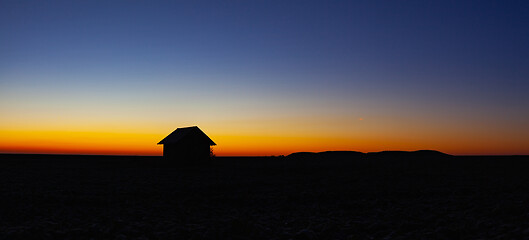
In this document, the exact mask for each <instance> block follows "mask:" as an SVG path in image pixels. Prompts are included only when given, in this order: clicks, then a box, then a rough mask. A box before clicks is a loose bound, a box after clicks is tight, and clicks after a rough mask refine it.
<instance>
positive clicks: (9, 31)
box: [0, 1, 529, 153]
mask: <svg viewBox="0 0 529 240" xmlns="http://www.w3.org/2000/svg"><path fill="white" fill-rule="evenodd" d="M0 53H1V55H0V114H1V115H3V116H2V117H1V118H0V124H1V125H0V127H1V129H4V130H5V129H11V130H13V129H24V130H31V129H33V128H37V129H54V130H57V129H59V130H60V129H62V128H61V127H60V126H59V125H60V124H56V122H57V119H61V120H60V122H65V124H66V125H68V126H71V128H75V127H79V126H85V125H86V124H88V125H90V124H92V125H93V126H98V127H102V128H112V127H113V126H116V125H120V122H123V121H127V119H129V120H128V121H129V122H133V124H132V125H131V128H141V126H145V125H149V126H152V125H156V126H164V127H165V128H167V127H169V126H174V125H175V124H179V123H181V124H192V125H194V124H197V123H200V124H202V125H206V126H209V127H210V128H211V129H214V130H213V132H215V131H217V129H221V128H223V126H231V125H233V126H239V127H241V126H242V128H244V126H246V127H247V128H248V129H252V128H253V129H255V127H257V129H258V130H256V131H257V133H256V134H257V135H259V134H261V135H262V134H264V132H269V131H272V132H273V131H274V130H273V129H279V130H281V131H283V130H284V129H292V127H294V128H295V127H296V126H298V125H299V124H298V123H299V122H300V121H304V120H306V121H307V122H310V121H311V120H310V119H313V118H318V119H319V121H314V122H310V123H307V124H306V125H304V127H298V129H297V130H296V131H292V132H288V131H287V134H289V135H292V136H297V135H296V134H299V132H307V131H315V132H321V134H324V133H329V134H330V135H332V134H335V135H336V134H338V133H341V132H345V133H347V134H344V135H347V136H350V137H351V138H355V135H354V133H355V132H362V134H360V135H359V136H361V137H363V138H369V133H368V132H373V129H379V128H388V129H390V128H391V129H395V128H396V129H406V128H411V126H418V129H421V130H420V131H419V130H417V132H421V133H423V132H424V131H426V132H429V134H423V135H421V133H413V131H411V132H412V133H410V134H411V135H412V136H414V137H413V140H414V141H417V142H420V141H421V139H431V138H439V139H441V138H443V137H442V136H441V135H442V134H441V133H440V132H446V131H447V130H448V129H452V131H453V132H450V133H451V134H453V135H455V134H463V135H465V134H466V135H465V136H467V137H465V138H464V139H465V141H467V142H468V141H469V140H471V139H472V137H471V136H472V135H474V136H476V135H479V136H480V138H490V139H494V140H491V142H490V144H489V145H490V146H493V145H498V144H502V142H501V141H502V140H501V139H506V138H514V139H517V140H516V143H515V144H514V145H515V146H517V148H516V149H518V150H514V149H512V150H510V151H513V152H516V151H522V150H523V148H525V147H529V146H528V145H527V144H524V143H522V142H521V141H522V140H528V142H529V131H528V130H527V129H528V128H527V127H526V126H527V124H529V110H528V109H529V94H528V92H529V1H176V2H165V1H159V2H156V3H153V2H152V1H2V2H1V3H0ZM197 109H201V110H197ZM204 112H207V113H204ZM88 116H92V118H93V119H92V120H91V121H89V122H88V123H83V124H80V123H79V122H80V121H81V120H80V119H82V120H83V121H84V120H86V119H87V118H88V119H90V117H88ZM93 116H98V117H93ZM271 116H274V117H271ZM360 118H361V119H362V120H364V119H365V120H366V122H367V121H369V120H370V119H373V122H371V124H372V125H370V126H369V127H351V125H352V122H355V120H357V119H360ZM130 119H134V120H130ZM138 119H140V120H138ZM256 119H261V120H262V123H260V124H255V122H256V121H258V120H256ZM301 119H304V120H301ZM337 119H338V120H337ZM410 119H413V121H416V122H410V121H411V120H410ZM342 120H343V121H342ZM33 121H37V122H39V123H40V124H42V126H40V125H37V127H35V125H32V124H34V123H32V122H33ZM135 121H136V122H135ZM274 121H277V122H283V123H284V124H283V123H277V122H276V123H270V122H274ZM322 123H328V124H331V125H334V126H336V129H328V128H325V127H324V128H321V125H322ZM285 124H286V126H284V125H285ZM255 125H257V126H255ZM476 126H481V127H476ZM524 126H525V127H524ZM32 127H33V128H32ZM175 127H176V126H175ZM94 128H95V127H94ZM146 128H147V127H146ZM165 128H162V127H160V128H159V129H157V128H154V130H153V129H149V130H145V131H150V132H153V131H159V130H160V129H165ZM522 128H525V129H522ZM227 129H236V127H228V128H227ZM462 129H466V130H468V132H463V133H461V130H462ZM89 130H90V131H93V130H94V129H89ZM279 130H278V132H277V133H276V135H279V134H280V132H279ZM423 130H424V131H423ZM124 131H125V130H124ZM160 131H161V130H160ZM226 131H227V130H226ZM241 131H242V130H241ZM488 131H490V135H487V133H484V132H488ZM218 132H219V135H222V134H221V133H223V131H221V130H218ZM386 132H387V133H378V134H376V137H372V138H373V139H384V138H385V137H387V138H391V139H393V138H395V139H397V138H398V137H395V135H396V134H403V133H408V132H409V131H408V132H406V131H404V132H399V131H394V130H387V131H386ZM478 133H479V134H478ZM501 133H503V135H501ZM223 134H224V133H223ZM244 134H246V135H251V134H252V133H251V130H246V131H245V132H244ZM385 134H386V135H385ZM414 134H415V135H414ZM440 134H441V135H440ZM513 134H514V135H516V136H514V135H513ZM338 135H339V134H338ZM500 135H501V136H502V137H499V136H500ZM332 136H334V135H332ZM498 138H500V140H498ZM370 139H371V138H370ZM443 139H444V138H443ZM410 141H411V140H410ZM498 141H500V142H498ZM445 145H446V144H445ZM445 145H443V143H436V142H435V141H434V142H433V143H431V145H427V147H428V146H431V147H432V148H443V147H444V146H445ZM393 146H394V145H391V144H389V143H388V144H386V145H383V147H388V148H391V147H393ZM405 146H407V147H410V148H412V146H411V145H405ZM487 146H488V145H487ZM446 148H448V149H449V151H450V150H452V148H449V147H446ZM469 149H471V150H469V151H467V152H473V151H474V152H479V151H480V150H479V149H475V148H472V147H469ZM526 149H527V148H526ZM452 151H456V150H452ZM457 151H460V152H465V151H464V150H457ZM498 151H500V150H498ZM483 152H487V149H483ZM490 152H495V151H494V150H491V151H490ZM500 152H501V151H500ZM522 152H523V151H522ZM528 153H529V152H528Z"/></svg>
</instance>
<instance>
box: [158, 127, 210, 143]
mask: <svg viewBox="0 0 529 240" xmlns="http://www.w3.org/2000/svg"><path fill="white" fill-rule="evenodd" d="M189 135H195V136H199V137H203V138H204V140H205V141H206V142H207V143H209V145H210V146H214V145H217V144H215V143H214V142H213V141H212V140H211V138H209V137H208V135H206V134H205V133H204V132H202V130H200V128H198V127H197V126H192V127H185V128H177V129H176V130H174V131H173V132H172V133H171V134H169V135H167V137H165V138H164V139H162V141H160V142H159V143H158V144H171V143H178V142H179V141H180V140H182V139H183V138H184V137H185V136H189Z"/></svg>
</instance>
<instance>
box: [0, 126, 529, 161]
mask: <svg viewBox="0 0 529 240" xmlns="http://www.w3.org/2000/svg"><path fill="white" fill-rule="evenodd" d="M0 134H1V138H0V152H2V153H43V154H92V155H145V156H161V155H162V147H161V146H160V145H156V143H157V142H158V141H160V140H161V139H162V138H163V137H165V135H166V134H165V133H164V134H153V133H116V132H72V131H1V130H0ZM210 137H211V138H212V139H213V140H214V141H215V142H216V143H217V146H214V147H213V151H214V153H215V155H217V156H278V155H288V154H290V153H294V152H321V151H359V152H376V151H384V150H408V151H411V150H420V149H432V150H438V151H442V152H445V153H449V154H454V155H524V154H527V153H526V152H523V151H519V150H518V149H521V147H522V146H520V145H519V146H516V145H512V144H511V145H504V146H498V145H494V148H492V146H493V145H492V144H491V143H487V142H484V141H481V142H480V141H475V142H473V143H472V144H466V145H462V144H460V142H455V141H449V140H445V141H438V142H437V143H436V144H433V143H428V142H425V141H417V140H414V139H391V138H387V139H383V138H374V137H372V138H367V137H365V136H364V137H362V138H360V137H358V138H357V139H355V138H346V137H329V136H274V135H260V136H259V135H255V136H253V135H245V134H241V135H223V134H210ZM487 149H489V150H487Z"/></svg>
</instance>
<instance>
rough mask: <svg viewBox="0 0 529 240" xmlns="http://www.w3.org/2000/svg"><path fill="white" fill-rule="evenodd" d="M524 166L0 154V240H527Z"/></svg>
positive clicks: (528, 167)
mask: <svg viewBox="0 0 529 240" xmlns="http://www.w3.org/2000/svg"><path fill="white" fill-rule="evenodd" d="M528 172H529V158H527V157H433V158H429V157H426V156H421V157H413V158H410V157H407V156H402V155H394V156H393V157H391V154H390V156H386V155H381V156H374V155H372V156H370V157H366V156H360V157H358V156H357V157H353V156H352V155H351V156H349V157H347V156H345V157H344V156H342V157H340V156H334V157H333V155H328V156H327V155H326V156H320V157H313V156H311V155H310V154H309V155H302V156H298V157H297V158H216V159H215V160H214V162H213V163H212V164H211V165H209V166H201V167H197V166H195V167H193V166H188V167H176V166H171V165H169V164H167V163H164V162H162V160H161V158H159V157H108V156H106V157H105V156H51V155H0V190H1V192H0V239H221V238H229V239H480V238H481V239H528V238H529V191H528V190H529V174H527V173H528Z"/></svg>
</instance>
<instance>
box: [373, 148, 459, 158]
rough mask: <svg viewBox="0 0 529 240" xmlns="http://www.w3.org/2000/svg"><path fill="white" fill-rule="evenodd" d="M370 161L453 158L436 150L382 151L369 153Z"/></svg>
mask: <svg viewBox="0 0 529 240" xmlns="http://www.w3.org/2000/svg"><path fill="white" fill-rule="evenodd" d="M367 156H368V158H370V159H373V158H375V159H380V158H393V159H410V158H412V159H440V158H447V157H451V156H452V155H450V154H446V153H443V152H439V151H435V150H418V151H382V152H369V153H367Z"/></svg>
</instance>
